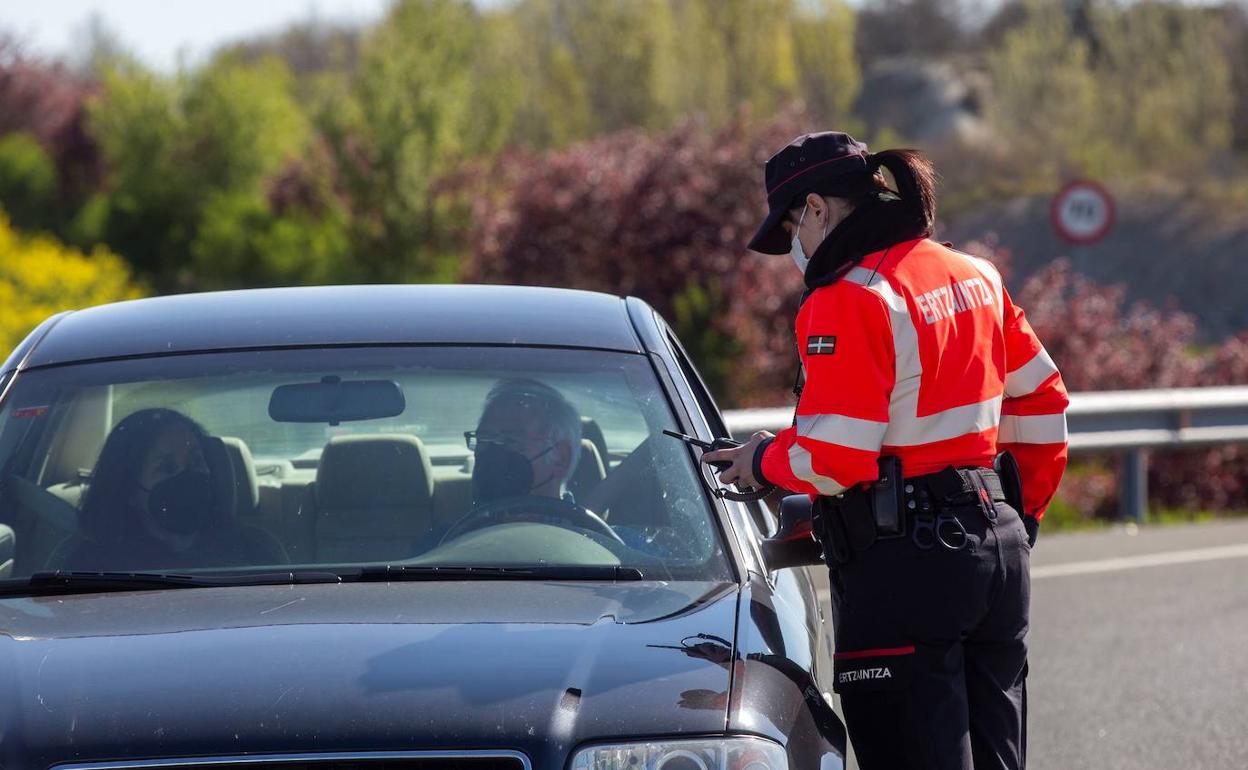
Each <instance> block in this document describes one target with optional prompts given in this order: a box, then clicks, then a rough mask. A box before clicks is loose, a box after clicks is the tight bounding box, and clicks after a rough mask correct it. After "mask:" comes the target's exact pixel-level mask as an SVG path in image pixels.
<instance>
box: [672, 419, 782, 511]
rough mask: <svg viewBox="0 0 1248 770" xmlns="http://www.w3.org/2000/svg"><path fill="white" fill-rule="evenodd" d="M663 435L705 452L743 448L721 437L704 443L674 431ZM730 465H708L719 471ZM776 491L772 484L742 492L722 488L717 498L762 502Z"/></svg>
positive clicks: (716, 463)
mask: <svg viewBox="0 0 1248 770" xmlns="http://www.w3.org/2000/svg"><path fill="white" fill-rule="evenodd" d="M663 433H664V435H667V436H671V437H672V438H678V439H680V440H681V441H683V442H685V443H686V444H688V445H689V446H692V447H696V448H698V449H701V450H702V451H703V452H713V451H716V450H719V449H732V448H734V447H739V446H741V442H740V441H737V440H735V439H730V438H723V437H720V438H717V439H715V440H714V441H703V440H701V439H698V438H694V437H693V436H686V435H685V434H684V433H677V432H676V431H674V430H665V431H663ZM730 464H731V463H727V462H724V461H722V460H721V461H720V462H708V463H707V465H709V466H711V467H712V468H714V469H715V470H717V471H722V470H725V469H726V468H727V467H728V466H729V465H730ZM774 489H775V487H774V486H772V485H770V484H769V485H767V486H766V487H762V488H760V489H751V488H746V489H744V490H742V491H740V492H734V491H733V490H731V489H726V488H724V487H720V488H717V489H716V490H715V496H716V497H723V498H726V499H728V500H736V501H738V502H750V501H753V500H762V499H763V498H764V497H766V496H767V495H769V494H771V493H772V491H773V490H774Z"/></svg>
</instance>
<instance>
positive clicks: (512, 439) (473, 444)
mask: <svg viewBox="0 0 1248 770" xmlns="http://www.w3.org/2000/svg"><path fill="white" fill-rule="evenodd" d="M545 438H549V435H548V434H544V433H531V434H525V433H491V432H488V431H487V432H483V431H477V430H466V431H464V443H465V444H467V445H468V451H470V452H475V451H477V447H478V446H479V445H480V444H497V445H500V446H505V447H507V448H509V449H523V448H524V444H525V440H526V439H545Z"/></svg>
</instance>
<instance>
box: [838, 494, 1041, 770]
mask: <svg viewBox="0 0 1248 770" xmlns="http://www.w3.org/2000/svg"><path fill="white" fill-rule="evenodd" d="M991 505H992V506H994V507H995V509H996V513H997V516H996V519H995V520H991V519H990V518H989V516H988V515H987V513H988V511H987V510H986V508H985V506H980V505H977V504H975V502H974V501H968V502H966V503H965V504H963V505H961V506H958V507H954V508H950V509H946V512H947V513H951V514H953V515H954V516H956V518H957V519H958V521H960V522H961V523H962V525H963V527H964V528H965V529H966V532H967V538H966V541H967V544H966V546H965V547H964V548H962V549H960V550H956V551H955V550H950V549H949V548H946V547H944V546H942V545H941V544H939V543H936V544H935V546H934V547H932V548H930V549H927V550H924V549H922V548H920V547H919V546H918V545H917V544H916V543H915V542H914V540H913V539H912V538H911V537H910V536H905V537H901V538H895V539H882V540H877V541H876V542H875V543H874V544H873V545H871V546H870V547H869V548H867V549H865V550H864V551H863V552H861V553H857V554H854V555H853V556H852V557H851V558H850V559H849V561H848V562H847V563H844V564H834V565H832V566H831V567H830V569H829V572H830V582H831V587H832V617H833V624H834V626H835V635H836V654H835V665H834V669H835V670H834V677H835V679H834V689H835V690H836V692H837V693H838V694H839V695H840V697H841V705H842V710H843V711H844V715H845V722H846V727H847V729H848V732H849V738H850V741H851V743H852V744H853V748H854V753H855V755H856V756H857V758H858V764H859V767H861V768H862V770H899V769H901V768H923V770H936V769H937V768H941V769H943V768H958V769H959V770H962V769H963V768H967V769H969V768H974V769H975V770H997V768H1002V769H1005V768H1011V769H1013V768H1022V767H1024V765H1025V762H1026V744H1027V691H1026V677H1027V641H1026V638H1027V623H1028V605H1029V603H1030V578H1029V569H1030V566H1029V564H1030V551H1031V547H1030V546H1029V545H1028V542H1027V532H1026V530H1025V529H1024V527H1023V522H1022V520H1021V518H1020V517H1019V515H1018V513H1017V512H1016V511H1014V510H1013V509H1012V508H1010V507H1009V506H1008V505H1006V504H1005V503H1001V502H995V503H991ZM949 539H950V540H957V539H958V538H953V537H951V538H949Z"/></svg>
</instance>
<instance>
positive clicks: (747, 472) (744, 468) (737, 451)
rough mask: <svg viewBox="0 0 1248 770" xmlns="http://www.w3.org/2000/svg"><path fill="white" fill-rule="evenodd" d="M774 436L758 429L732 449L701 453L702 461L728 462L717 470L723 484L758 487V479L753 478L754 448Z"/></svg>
mask: <svg viewBox="0 0 1248 770" xmlns="http://www.w3.org/2000/svg"><path fill="white" fill-rule="evenodd" d="M769 438H774V434H772V433H768V432H767V431H765V430H760V431H758V432H757V433H755V434H754V435H753V436H750V440H749V441H747V442H745V443H744V444H742V445H741V446H739V447H734V448H732V449H716V450H714V451H712V452H705V453H703V455H702V462H704V463H712V462H730V463H732V465H730V466H729V467H727V468H725V469H723V470H722V471H720V472H719V480H720V481H721V482H722V483H724V484H736V485H737V486H738V487H760V486H762V484H760V483H759V481H758V479H756V478H754V450H756V449H758V445H759V444H761V443H763V441H764V440H766V439H769Z"/></svg>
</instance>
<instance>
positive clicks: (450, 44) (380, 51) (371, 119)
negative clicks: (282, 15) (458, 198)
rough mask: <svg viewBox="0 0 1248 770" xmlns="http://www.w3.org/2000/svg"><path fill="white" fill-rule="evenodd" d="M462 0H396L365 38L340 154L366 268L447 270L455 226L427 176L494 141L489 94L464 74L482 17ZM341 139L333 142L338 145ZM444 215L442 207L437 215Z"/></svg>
mask: <svg viewBox="0 0 1248 770" xmlns="http://www.w3.org/2000/svg"><path fill="white" fill-rule="evenodd" d="M478 22H479V18H478V14H477V12H476V10H475V9H474V8H473V6H472V4H471V3H469V2H467V0H401V2H398V3H396V4H395V5H394V6H393V7H392V8H391V10H390V12H389V14H388V15H387V16H386V18H385V19H384V20H383V21H382V23H381V24H380V25H379V26H378V27H377V28H376V29H374V30H373V31H372V33H371V34H370V35H369V36H368V38H367V39H366V40H365V44H364V54H363V58H362V61H361V66H360V74H359V78H358V80H357V82H356V84H355V89H354V96H355V100H356V104H357V110H358V120H359V123H358V125H356V126H354V127H353V128H352V129H351V130H350V131H349V132H348V133H347V134H346V135H345V136H346V137H348V138H350V139H351V140H352V141H353V142H355V147H354V150H355V151H354V152H353V153H352V154H353V156H354V158H353V159H352V160H351V162H348V163H344V164H343V170H344V173H345V174H346V177H347V182H348V184H349V186H350V188H351V198H352V200H353V203H354V204H355V206H356V210H357V212H366V213H364V214H363V216H362V217H361V218H359V219H357V220H356V222H355V225H356V231H357V232H356V237H357V240H356V244H357V248H358V251H359V254H358V259H359V260H360V267H361V269H362V270H363V271H364V274H365V275H366V276H368V277H370V278H388V279H408V278H416V277H424V276H428V275H431V274H440V273H444V272H446V271H447V269H448V268H447V267H446V266H445V265H444V264H443V263H444V262H445V261H446V254H447V252H448V251H450V250H451V249H452V248H453V244H454V238H455V233H456V232H457V231H458V229H461V228H462V222H456V221H454V220H455V216H454V213H453V212H447V211H445V210H444V208H443V202H442V201H441V200H440V199H439V196H438V191H437V188H436V185H435V182H436V181H437V180H438V179H439V178H440V177H442V176H443V175H444V174H446V173H447V172H448V171H450V170H451V169H452V168H454V167H455V166H456V164H457V163H458V162H460V161H462V160H463V159H464V158H469V157H475V156H478V155H481V154H485V153H488V152H490V151H492V150H493V149H495V148H496V147H497V146H498V145H499V144H500V143H501V141H502V138H501V135H500V133H499V132H498V131H496V130H495V129H494V127H493V125H492V124H494V123H496V122H497V121H498V120H499V117H500V116H499V114H498V113H497V112H496V111H495V108H496V107H498V103H497V102H494V101H492V100H491V97H494V96H496V94H490V93H488V92H483V90H482V89H480V88H479V87H478V84H477V83H475V82H474V65H475V63H476V58H477V56H478V55H479V53H478V52H479V51H480V50H482V48H483V46H485V47H488V44H489V40H488V39H487V38H486V35H487V32H488V31H489V29H490V28H489V27H488V26H487V25H482V24H479V23H478ZM344 149H346V148H342V147H340V148H339V153H340V156H341V153H342V152H343V150H344ZM444 215H445V216H444Z"/></svg>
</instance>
